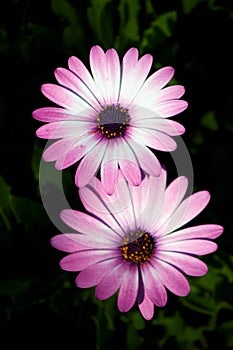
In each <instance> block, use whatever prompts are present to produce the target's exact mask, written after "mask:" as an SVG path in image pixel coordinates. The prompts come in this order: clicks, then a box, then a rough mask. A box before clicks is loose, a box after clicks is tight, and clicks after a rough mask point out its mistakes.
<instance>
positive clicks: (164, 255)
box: [156, 251, 208, 276]
mask: <svg viewBox="0 0 233 350" xmlns="http://www.w3.org/2000/svg"><path fill="white" fill-rule="evenodd" d="M156 257H157V258H159V259H160V260H164V261H166V262H168V263H170V264H171V265H173V266H176V267H178V268H179V269H180V270H182V271H183V272H184V273H185V274H186V275H189V276H203V275H205V274H206V273H207V272H208V268H207V266H206V264H205V263H204V262H203V261H201V260H200V259H197V258H195V257H193V256H191V255H188V254H180V253H176V252H171V251H168V252H166V251H157V252H156Z"/></svg>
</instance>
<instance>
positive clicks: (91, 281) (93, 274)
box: [75, 258, 121, 288]
mask: <svg viewBox="0 0 233 350" xmlns="http://www.w3.org/2000/svg"><path fill="white" fill-rule="evenodd" d="M120 261H121V258H113V259H111V258H109V259H106V260H102V261H99V262H97V263H95V264H93V265H91V266H89V267H87V268H86V269H85V270H83V271H81V272H80V273H79V275H78V276H77V278H76V280H75V283H76V285H77V286H78V287H80V288H90V287H94V286H96V285H97V284H98V283H99V282H100V281H101V280H102V278H103V277H105V276H106V275H107V274H108V273H109V271H111V270H112V269H114V268H115V267H116V266H118V264H119V263H120Z"/></svg>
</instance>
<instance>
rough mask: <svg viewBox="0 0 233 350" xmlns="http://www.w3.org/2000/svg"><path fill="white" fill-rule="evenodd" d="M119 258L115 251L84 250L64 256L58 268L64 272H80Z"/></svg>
mask: <svg viewBox="0 0 233 350" xmlns="http://www.w3.org/2000/svg"><path fill="white" fill-rule="evenodd" d="M117 257H119V253H118V252H117V251H115V250H103V249H99V250H97V249H85V250H80V251H78V252H76V253H73V254H69V255H67V256H65V257H64V258H63V259H62V260H61V261H60V267H61V268H62V269H63V270H66V271H82V270H84V269H86V268H87V267H88V266H91V265H93V264H96V263H97V262H98V261H102V260H106V259H112V258H117Z"/></svg>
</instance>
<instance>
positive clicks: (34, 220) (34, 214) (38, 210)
mask: <svg viewBox="0 0 233 350" xmlns="http://www.w3.org/2000/svg"><path fill="white" fill-rule="evenodd" d="M11 206H12V211H13V213H14V215H15V217H16V220H17V222H18V223H20V224H22V225H24V226H25V227H26V228H27V229H34V230H35V229H38V228H39V229H40V228H41V227H44V226H48V225H49V224H50V221H49V219H48V217H47V215H46V213H45V210H44V208H43V206H42V204H39V203H37V202H35V201H33V200H31V199H29V198H23V197H17V196H12V198H11Z"/></svg>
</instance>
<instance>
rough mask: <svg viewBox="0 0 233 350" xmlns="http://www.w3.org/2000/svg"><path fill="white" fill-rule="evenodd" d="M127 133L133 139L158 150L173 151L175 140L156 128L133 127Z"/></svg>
mask: <svg viewBox="0 0 233 350" xmlns="http://www.w3.org/2000/svg"><path fill="white" fill-rule="evenodd" d="M129 134H130V135H131V136H132V137H133V139H134V140H137V142H138V141H139V142H140V143H143V144H144V145H147V146H148V147H151V148H153V149H156V150H159V151H166V152H169V151H174V150H175V149H176V146H177V145H176V142H175V141H174V140H173V139H172V138H171V137H170V136H168V135H166V134H164V133H163V132H160V131H158V130H150V129H144V128H139V127H134V128H131V130H129Z"/></svg>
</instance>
